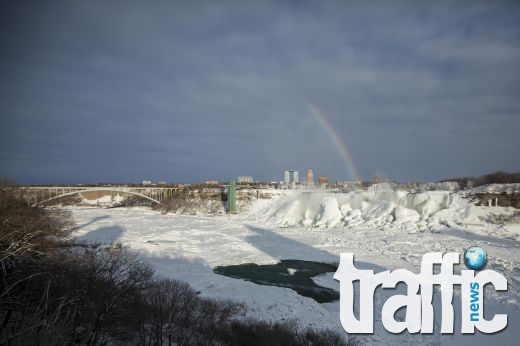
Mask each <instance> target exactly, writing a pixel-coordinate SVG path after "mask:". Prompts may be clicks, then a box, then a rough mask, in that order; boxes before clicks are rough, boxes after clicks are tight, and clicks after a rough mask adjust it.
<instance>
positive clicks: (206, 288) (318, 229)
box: [70, 189, 520, 345]
mask: <svg viewBox="0 0 520 346" xmlns="http://www.w3.org/2000/svg"><path fill="white" fill-rule="evenodd" d="M463 196H464V195H463V193H462V192H460V193H455V192H452V191H429V192H421V193H413V192H407V191H391V190H385V189H380V190H377V191H351V192H348V193H330V192H323V191H322V192H301V191H284V192H283V193H280V194H273V198H272V199H260V200H258V202H257V203H254V204H253V205H251V206H250V208H249V211H248V212H247V213H243V214H238V215H217V216H211V217H210V216H182V215H173V214H160V213H158V212H154V211H152V210H150V209H146V208H116V209H100V208H85V207H82V208H80V207H76V208H70V210H71V212H72V214H73V217H74V218H75V221H76V223H77V225H78V230H77V231H76V232H75V234H74V236H75V237H76V239H77V240H78V241H85V242H113V241H119V242H122V243H123V244H125V245H128V246H130V247H131V248H132V249H134V250H136V251H139V252H140V253H141V256H143V258H144V259H146V260H147V261H149V262H150V263H152V264H153V265H154V267H155V268H156V270H157V272H158V273H159V274H160V275H163V276H166V277H171V278H175V279H179V280H183V281H187V282H188V283H190V284H191V285H192V286H193V287H194V288H195V289H196V290H198V291H200V292H201V294H202V295H204V296H207V297H216V298H223V299H232V300H235V301H239V302H242V303H245V304H246V305H247V307H248V313H247V314H248V316H251V317H255V318H260V319H264V320H270V321H283V320H286V319H297V320H298V321H299V323H301V324H302V325H305V326H312V327H316V328H332V329H336V330H338V331H340V332H341V333H345V332H344V331H343V329H342V328H341V325H340V321H339V302H331V303H326V304H319V303H317V302H315V301H314V300H312V299H310V298H306V297H302V296H300V295H298V294H297V293H296V292H295V291H293V290H291V289H287V288H281V287H273V286H261V285H257V284H254V283H252V282H248V281H245V280H240V279H233V278H229V277H225V276H221V275H217V274H215V273H213V268H214V267H215V266H221V265H234V264H240V263H256V264H271V263H276V262H278V261H279V260H280V259H300V260H311V261H320V262H328V263H338V261H339V254H340V253H341V252H353V253H355V260H356V263H355V265H356V267H357V268H358V269H373V270H374V272H380V271H382V270H388V269H390V270H395V269H400V268H403V269H408V270H410V271H412V272H414V273H418V272H419V271H420V265H421V260H422V256H423V255H424V254H425V253H427V252H433V251H440V252H458V253H460V254H461V266H459V267H458V269H457V270H460V269H465V268H462V266H463V264H462V263H463V261H462V255H463V254H464V252H465V250H466V249H468V248H469V247H471V246H481V247H483V248H484V249H485V250H486V252H487V254H488V264H487V266H486V269H493V270H496V271H497V272H499V273H501V274H502V275H504V276H505V277H506V278H507V280H508V283H509V289H508V291H507V292H500V293H498V292H495V291H494V290H493V289H488V288H486V295H485V297H486V303H485V314H486V318H491V317H492V315H493V314H494V313H507V314H508V316H509V326H508V328H507V329H506V330H504V331H502V332H499V333H496V334H492V335H485V334H482V333H478V332H477V333H476V334H475V335H462V334H460V316H461V312H460V290H459V291H457V290H456V292H455V296H454V302H453V306H454V308H455V323H456V326H455V333H454V335H441V334H440V327H439V323H440V322H439V316H440V295H438V294H437V295H436V297H437V296H438V297H437V298H435V299H434V302H433V303H434V306H435V316H436V328H435V332H434V334H432V335H427V334H424V335H423V334H413V335H412V334H409V333H407V332H404V333H401V334H398V335H394V334H390V333H388V332H386V331H385V330H384V328H383V326H382V324H381V322H380V313H381V306H382V304H383V303H384V301H385V300H386V298H387V297H388V296H389V295H391V294H394V293H395V291H394V292H392V290H387V289H385V290H381V289H378V290H376V294H375V302H376V308H375V313H376V315H375V316H376V322H375V333H374V334H373V335H361V336H356V339H358V340H360V341H361V343H362V344H365V343H371V344H381V345H383V344H385V345H403V344H404V345H416V344H443V345H452V344H453V345H454V344H473V345H487V344H489V343H490V342H495V343H497V344H501V345H513V344H517V343H516V341H517V340H518V339H519V338H520V323H519V321H520V263H519V262H520V258H519V256H518V255H517V254H518V251H519V250H520V243H519V241H520V225H519V224H518V223H511V222H510V223H502V224H500V223H489V222H487V221H485V220H487V219H488V218H489V216H490V215H492V214H496V215H500V214H503V215H512V214H513V213H515V210H514V209H512V208H502V207H477V206H474V205H472V204H471V203H470V202H469V201H468V200H466V199H464V198H463ZM457 270H456V271H457ZM288 273H289V274H294V271H293V270H291V269H289V270H288ZM332 275H333V273H328V274H326V275H322V276H318V277H315V278H314V279H313V280H314V281H315V282H316V283H318V284H319V285H322V286H324V287H330V288H333V289H336V290H338V289H339V283H338V282H337V281H335V280H334V279H333V278H332ZM402 289H403V288H402V287H400V288H399V287H398V288H397V289H396V291H398V292H400V290H401V291H402Z"/></svg>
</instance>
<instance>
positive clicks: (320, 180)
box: [319, 175, 330, 186]
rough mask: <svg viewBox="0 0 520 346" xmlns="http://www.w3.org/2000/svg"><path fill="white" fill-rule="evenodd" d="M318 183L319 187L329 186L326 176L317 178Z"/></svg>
mask: <svg viewBox="0 0 520 346" xmlns="http://www.w3.org/2000/svg"><path fill="white" fill-rule="evenodd" d="M319 183H320V185H321V186H327V185H329V184H330V179H329V177H326V176H323V175H322V176H320V178H319Z"/></svg>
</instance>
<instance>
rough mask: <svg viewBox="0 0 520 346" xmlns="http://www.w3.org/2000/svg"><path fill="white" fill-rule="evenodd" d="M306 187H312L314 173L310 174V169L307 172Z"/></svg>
mask: <svg viewBox="0 0 520 346" xmlns="http://www.w3.org/2000/svg"><path fill="white" fill-rule="evenodd" d="M307 186H314V173H312V169H309V170H308V171H307Z"/></svg>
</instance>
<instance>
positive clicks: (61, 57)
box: [0, 0, 520, 184]
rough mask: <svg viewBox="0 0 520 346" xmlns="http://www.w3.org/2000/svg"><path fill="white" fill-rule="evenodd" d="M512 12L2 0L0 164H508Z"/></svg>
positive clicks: (324, 167) (209, 175) (366, 168)
mask: <svg viewBox="0 0 520 346" xmlns="http://www.w3.org/2000/svg"><path fill="white" fill-rule="evenodd" d="M518 18H520V3H518V2H515V1H495V2H487V1H472V2H452V1H436V2H417V1H393V2H391V3H389V2H385V1H374V2H370V3H366V2H357V1H349V2H345V1H331V2H326V3H316V2H313V1H301V2H293V1H276V2H275V1H273V2H270V1H268V2H261V3H257V2H251V3H244V2H238V1H226V0H225V1H220V2H213V1H200V2H197V3H188V2H168V1H157V2H153V3H142V2H138V1H128V2H125V6H123V5H122V4H121V3H120V2H116V1H89V2H87V3H86V2H69V1H45V2H40V1H25V2H23V3H20V2H2V4H0V45H1V46H2V56H0V74H1V75H2V78H1V79H0V117H1V118H0V119H1V124H2V125H1V126H0V178H7V179H11V180H14V181H16V182H19V183H24V184H55V183H65V184H67V183H70V184H74V183H82V182H89V183H95V182H103V181H106V182H140V181H142V180H152V181H158V180H165V181H169V182H170V181H172V182H173V181H175V182H186V183H191V182H201V181H205V180H207V179H219V180H229V179H236V178H237V176H238V175H242V174H247V175H251V176H253V177H254V178H255V180H257V179H258V180H265V181H281V180H283V178H284V177H283V175H282V174H283V172H284V170H286V169H294V170H298V171H299V172H303V173H302V174H304V173H305V172H307V170H308V169H310V168H311V169H313V170H315V172H314V173H315V177H318V176H319V175H326V176H328V177H330V180H331V181H337V180H357V179H362V180H365V181H369V180H371V179H372V178H373V177H374V176H380V177H385V178H387V179H390V180H397V181H401V182H406V181H421V182H428V181H438V180H442V179H448V178H453V177H461V176H479V175H483V174H487V173H491V172H495V171H498V170H502V171H508V172H518V171H520V166H519V162H520V151H519V150H518V148H520V136H518V133H520V98H518V95H519V93H520V43H519V39H518V38H519V37H520V24H519V21H518ZM302 177H303V176H302Z"/></svg>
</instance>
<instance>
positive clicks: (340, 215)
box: [267, 189, 462, 230]
mask: <svg viewBox="0 0 520 346" xmlns="http://www.w3.org/2000/svg"><path fill="white" fill-rule="evenodd" d="M461 207H462V205H461V200H460V196H459V195H458V194H457V193H453V192H450V191H427V192H417V193H415V192H406V191H392V190H388V189H386V190H374V191H351V192H348V193H334V192H302V193H298V194H295V195H292V196H289V197H287V198H284V199H282V200H280V201H279V202H278V203H276V204H275V205H274V206H273V207H272V208H271V209H269V210H268V212H267V213H268V215H267V217H268V219H270V220H271V221H273V222H274V223H275V224H276V225H277V226H281V227H293V226H304V227H320V228H322V227H323V228H330V227H346V228H350V227H359V226H378V225H394V226H395V227H397V228H402V229H406V230H418V229H422V228H425V227H426V228H432V227H436V226H438V225H446V224H447V221H446V220H447V219H453V218H457V217H458V216H460V209H461Z"/></svg>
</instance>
